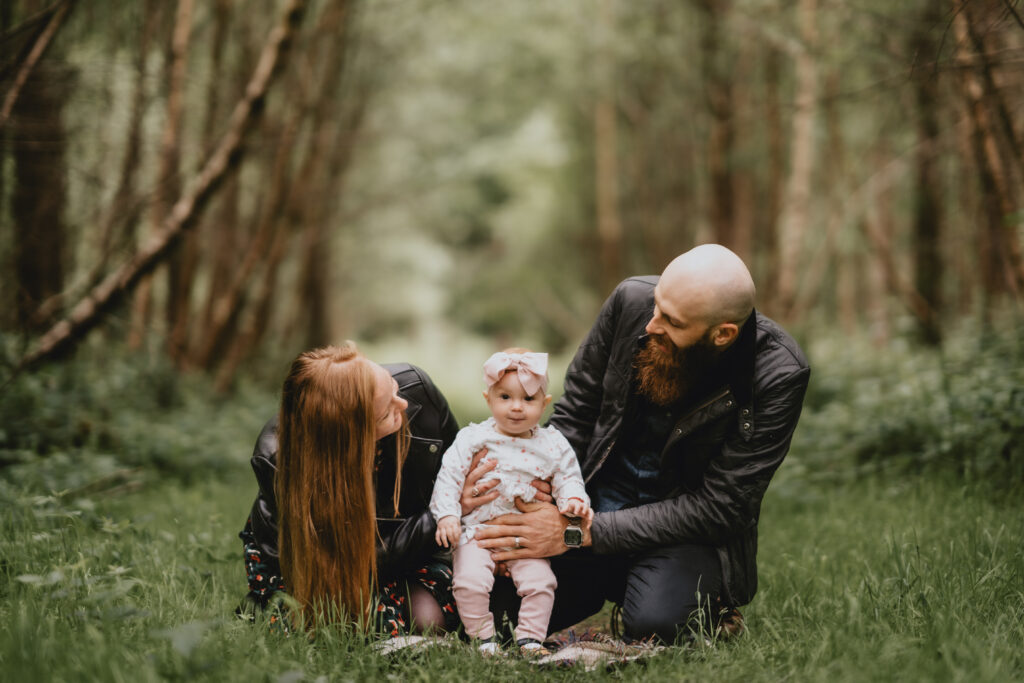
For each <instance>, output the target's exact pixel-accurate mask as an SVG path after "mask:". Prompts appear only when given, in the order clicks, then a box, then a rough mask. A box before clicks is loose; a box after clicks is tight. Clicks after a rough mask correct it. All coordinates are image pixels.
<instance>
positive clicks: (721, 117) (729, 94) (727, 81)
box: [699, 0, 738, 250]
mask: <svg viewBox="0 0 1024 683" xmlns="http://www.w3.org/2000/svg"><path fill="white" fill-rule="evenodd" d="M729 4H730V3H728V2H726V1H724V0H701V2H700V3H699V6H700V9H701V10H702V12H703V14H704V17H705V24H704V30H703V31H702V32H701V41H700V42H701V57H702V59H703V68H702V71H703V73H704V94H705V97H706V98H707V105H708V109H709V112H710V114H711V130H710V132H709V134H708V149H707V159H708V161H707V163H708V176H709V179H710V182H711V206H710V213H711V216H710V217H711V229H712V231H713V233H714V237H713V239H714V241H715V242H718V243H719V244H722V245H724V246H726V247H729V248H730V249H733V250H736V249H738V244H737V242H738V240H737V235H736V215H735V205H736V180H735V177H734V173H733V168H732V156H733V147H734V145H735V140H736V127H735V111H736V102H735V101H734V100H735V94H734V88H733V79H732V71H733V64H732V63H731V61H732V60H728V61H727V57H726V55H728V54H730V53H731V50H730V49H729V48H728V47H727V46H725V45H723V41H724V38H723V36H725V35H727V31H725V30H723V26H722V25H723V24H724V23H725V17H726V14H727V12H728V10H729Z"/></svg>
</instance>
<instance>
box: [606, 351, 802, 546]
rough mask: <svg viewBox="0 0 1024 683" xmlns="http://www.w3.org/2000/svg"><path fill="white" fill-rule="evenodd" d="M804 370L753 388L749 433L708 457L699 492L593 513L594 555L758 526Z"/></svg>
mask: <svg viewBox="0 0 1024 683" xmlns="http://www.w3.org/2000/svg"><path fill="white" fill-rule="evenodd" d="M809 376H810V370H809V368H807V367H806V366H800V365H799V364H793V365H792V366H789V367H787V368H785V369H778V370H776V371H773V374H772V377H771V378H770V380H771V383H770V384H769V385H767V386H765V387H763V388H761V389H760V390H759V391H756V393H755V397H754V401H755V404H756V405H757V406H758V411H757V417H756V420H755V430H754V434H753V435H752V436H751V438H750V439H749V440H745V439H743V438H742V437H741V436H740V435H739V434H738V433H736V430H734V431H733V433H732V434H730V436H729V437H728V438H727V439H726V441H725V442H724V444H723V446H722V450H721V452H720V454H719V455H718V456H717V457H714V458H712V460H711V462H710V463H709V466H708V470H707V472H706V473H705V476H704V482H703V485H702V486H701V488H699V489H698V490H696V491H690V492H686V493H683V494H681V495H679V496H677V497H675V498H670V499H668V500H663V501H659V502H656V503H650V504H647V505H641V506H638V507H635V508H629V509H625V510H617V511H615V512H604V513H599V514H597V515H595V518H594V523H593V527H592V534H593V544H594V551H595V552H598V553H622V552H633V551H637V550H641V549H644V548H650V547H653V546H662V545H669V544H675V543H682V542H687V541H692V542H696V543H706V544H710V545H722V544H724V543H726V542H727V541H728V540H729V539H730V538H731V537H734V536H735V535H737V534H739V533H742V532H743V531H744V530H746V529H748V528H750V527H751V526H752V525H754V524H756V522H757V518H758V516H759V514H760V508H761V499H762V498H763V497H764V493H765V490H766V489H767V488H768V483H769V481H770V480H771V478H772V475H773V474H774V473H775V470H776V469H777V468H778V467H779V465H780V464H781V462H782V459H783V458H784V457H785V455H786V452H787V451H788V450H789V444H790V441H791V439H792V437H793V431H794V430H795V429H796V424H797V421H798V419H799V417H800V411H801V407H802V404H803V398H804V393H805V392H806V390H807V382H808V379H809Z"/></svg>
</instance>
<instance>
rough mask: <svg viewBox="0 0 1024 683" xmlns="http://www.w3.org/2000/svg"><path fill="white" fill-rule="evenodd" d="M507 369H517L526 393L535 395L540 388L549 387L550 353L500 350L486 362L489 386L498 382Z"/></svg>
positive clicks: (485, 376)
mask: <svg viewBox="0 0 1024 683" xmlns="http://www.w3.org/2000/svg"><path fill="white" fill-rule="evenodd" d="M507 370H515V371H516V374H517V375H518V376H519V381H520V382H521V383H522V385H523V388H524V389H526V393H527V394H529V395H530V396H533V395H534V394H535V393H537V390H538V389H543V390H544V391H547V388H548V374H547V373H548V354H546V353H532V352H531V353H505V352H504V351H499V352H498V353H496V354H494V355H493V356H491V357H490V358H488V359H487V362H486V363H484V381H485V382H487V386H488V387H492V386H494V385H495V384H497V383H498V382H499V381H500V380H501V377H502V375H504V374H505V372H506V371H507Z"/></svg>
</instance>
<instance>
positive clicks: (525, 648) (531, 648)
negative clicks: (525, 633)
mask: <svg viewBox="0 0 1024 683" xmlns="http://www.w3.org/2000/svg"><path fill="white" fill-rule="evenodd" d="M516 645H518V646H519V654H521V655H522V656H524V657H543V656H544V655H549V654H551V651H550V650H548V649H547V648H546V647H544V645H543V644H542V643H541V642H540V641H539V640H537V639H536V638H520V639H519V640H517V641H516Z"/></svg>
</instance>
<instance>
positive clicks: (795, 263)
mask: <svg viewBox="0 0 1024 683" xmlns="http://www.w3.org/2000/svg"><path fill="white" fill-rule="evenodd" d="M797 19H798V22H799V25H800V37H801V40H802V42H803V50H801V51H800V52H799V53H798V54H797V56H796V81H797V82H796V102H795V112H794V114H793V138H792V141H791V151H790V171H789V179H788V181H787V183H786V192H785V196H784V199H783V205H782V212H781V214H782V215H781V218H780V220H779V243H778V263H779V266H778V267H779V270H778V280H777V281H776V293H775V298H776V310H777V311H779V314H780V315H781V316H782V317H783V318H786V317H788V316H789V311H790V309H791V308H792V306H793V301H794V297H795V296H796V286H797V274H798V272H799V269H800V252H801V247H802V246H803V242H804V239H805V237H806V235H807V231H808V229H809V225H810V208H811V207H810V203H811V183H812V181H813V175H812V174H813V170H814V124H815V110H816V108H817V98H818V72H817V62H816V59H817V55H816V54H815V50H816V47H817V42H818V31H817V27H816V21H817V0H799V2H798V4H797Z"/></svg>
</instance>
